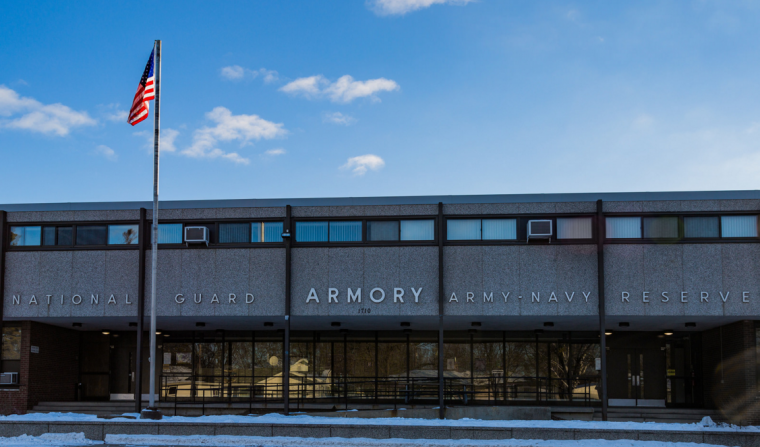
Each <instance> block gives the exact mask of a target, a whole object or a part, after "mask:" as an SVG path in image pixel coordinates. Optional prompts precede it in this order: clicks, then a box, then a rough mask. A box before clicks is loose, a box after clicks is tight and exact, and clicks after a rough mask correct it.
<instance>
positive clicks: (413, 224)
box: [401, 219, 435, 241]
mask: <svg viewBox="0 0 760 447" xmlns="http://www.w3.org/2000/svg"><path fill="white" fill-rule="evenodd" d="M434 239H435V221H434V220H433V219H426V220H402V221H401V240H402V241H432V240H434Z"/></svg>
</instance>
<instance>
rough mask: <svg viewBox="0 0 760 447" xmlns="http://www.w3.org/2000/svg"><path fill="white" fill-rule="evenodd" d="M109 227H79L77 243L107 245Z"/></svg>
mask: <svg viewBox="0 0 760 447" xmlns="http://www.w3.org/2000/svg"><path fill="white" fill-rule="evenodd" d="M106 242H108V227H107V226H105V225H86V226H78V227H77V245H106Z"/></svg>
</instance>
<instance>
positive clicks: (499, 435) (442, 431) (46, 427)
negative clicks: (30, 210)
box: [0, 421, 760, 447]
mask: <svg viewBox="0 0 760 447" xmlns="http://www.w3.org/2000/svg"><path fill="white" fill-rule="evenodd" d="M44 433H84V435H85V437H86V438H87V439H91V440H93V441H105V440H106V436H107V435H171V436H189V435H205V436H215V435H229V436H289V437H299V438H332V437H337V438H372V439H390V438H402V439H474V440H493V439H543V440H583V439H607V440H616V439H629V440H634V441H665V442H694V443H706V444H717V445H729V446H737V445H738V446H750V447H760V433H755V432H746V433H743V432H726V431H717V430H715V431H711V430H705V431H675V430H674V431H670V430H604V429H577V428H575V429H567V428H517V427H466V426H456V427H443V426H412V425H341V424H266V423H263V424H255V423H250V424H249V423H230V424H227V423H184V422H176V423H175V422H109V421H103V422H100V421H96V422H90V421H87V422H45V421H39V422H23V421H5V422H0V436H2V437H15V436H21V435H29V436H40V435H42V434H44Z"/></svg>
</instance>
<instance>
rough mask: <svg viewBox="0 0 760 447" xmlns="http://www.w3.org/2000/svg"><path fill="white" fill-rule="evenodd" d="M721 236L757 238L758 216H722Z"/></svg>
mask: <svg viewBox="0 0 760 447" xmlns="http://www.w3.org/2000/svg"><path fill="white" fill-rule="evenodd" d="M720 228H721V236H723V237H757V216H721V217H720Z"/></svg>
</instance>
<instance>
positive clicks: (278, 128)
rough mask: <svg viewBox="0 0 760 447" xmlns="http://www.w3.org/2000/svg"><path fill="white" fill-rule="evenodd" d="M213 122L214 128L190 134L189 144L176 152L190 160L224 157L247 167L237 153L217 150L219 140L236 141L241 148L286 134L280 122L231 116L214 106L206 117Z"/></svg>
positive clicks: (226, 111)
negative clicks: (257, 141)
mask: <svg viewBox="0 0 760 447" xmlns="http://www.w3.org/2000/svg"><path fill="white" fill-rule="evenodd" d="M206 118H208V119H209V120H211V121H213V122H215V123H216V125H215V126H214V127H208V126H206V127H202V128H200V129H198V130H196V131H195V132H194V133H193V144H192V145H191V146H190V147H188V148H186V149H183V150H182V151H181V152H180V153H181V154H182V155H186V156H188V157H193V158H225V159H227V160H230V161H232V162H234V163H239V164H248V163H249V162H250V160H249V159H247V158H245V157H242V156H241V155H240V154H238V153H237V152H225V151H223V150H221V149H219V148H218V147H217V143H218V142H220V141H240V143H241V146H245V145H247V144H250V143H251V141H252V140H261V139H266V140H269V139H272V138H277V137H280V136H284V135H285V134H287V131H286V130H285V129H284V128H283V125H282V123H273V122H271V121H267V120H265V119H262V118H260V117H259V116H258V115H233V114H232V112H230V110H229V109H227V108H225V107H216V108H214V109H213V110H212V111H211V112H208V113H207V114H206Z"/></svg>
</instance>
